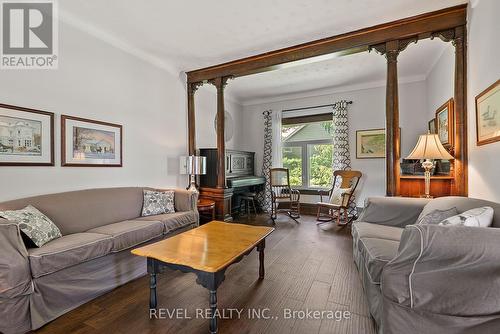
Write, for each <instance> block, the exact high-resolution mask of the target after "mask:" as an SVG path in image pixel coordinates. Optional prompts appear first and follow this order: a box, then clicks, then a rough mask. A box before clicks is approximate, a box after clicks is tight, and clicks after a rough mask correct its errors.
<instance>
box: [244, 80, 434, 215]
mask: <svg viewBox="0 0 500 334" xmlns="http://www.w3.org/2000/svg"><path fill="white" fill-rule="evenodd" d="M399 97H400V124H401V130H402V147H401V148H402V156H403V157H404V156H406V155H408V154H409V152H410V151H411V149H412V148H413V147H414V146H415V143H416V141H417V138H418V135H420V134H422V133H425V131H426V128H427V120H426V115H425V113H424V112H423V111H424V110H425V109H426V98H425V84H424V82H423V81H420V82H414V83H406V84H400V86H399ZM342 99H346V100H352V101H353V104H352V105H350V106H349V112H348V115H349V127H350V129H349V140H350V150H351V162H352V168H353V169H357V170H360V171H362V172H363V174H364V175H363V179H362V182H361V183H360V185H359V186H358V187H359V192H358V194H357V202H358V205H362V203H363V201H364V199H365V198H366V197H368V196H383V195H385V160H384V159H356V130H363V129H375V128H384V127H385V87H376V88H370V89H364V90H357V91H350V92H344V93H332V94H329V95H320V96H312V97H307V98H300V99H293V100H283V101H280V102H273V103H268V104H259V105H252V106H245V107H244V111H243V122H244V124H245V126H244V128H243V138H245V142H244V143H243V145H242V147H243V149H246V150H249V151H255V152H256V157H257V158H256V160H257V162H256V163H257V165H256V166H257V168H258V169H260V167H261V166H262V152H263V147H264V140H263V135H264V134H263V118H262V111H264V110H267V109H273V110H283V109H293V108H301V107H310V106H316V105H323V104H328V103H333V102H335V101H338V100H342ZM304 201H305V202H313V203H314V202H316V201H317V198H316V196H304Z"/></svg>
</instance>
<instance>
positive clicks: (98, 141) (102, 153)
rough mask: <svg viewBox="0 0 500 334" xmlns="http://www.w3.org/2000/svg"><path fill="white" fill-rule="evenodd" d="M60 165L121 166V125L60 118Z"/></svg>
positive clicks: (74, 118) (68, 117) (75, 118)
mask: <svg viewBox="0 0 500 334" xmlns="http://www.w3.org/2000/svg"><path fill="white" fill-rule="evenodd" d="M61 165H62V166H68V167H78V166H79V167H121V166H122V126H121V125H118V124H112V123H106V122H100V121H94V120H90V119H85V118H79V117H72V116H66V115H62V116H61Z"/></svg>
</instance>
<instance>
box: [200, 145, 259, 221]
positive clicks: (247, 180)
mask: <svg viewBox="0 0 500 334" xmlns="http://www.w3.org/2000/svg"><path fill="white" fill-rule="evenodd" d="M199 151H200V152H199V154H200V155H201V156H204V157H206V158H207V173H206V174H205V175H201V176H200V196H201V197H206V198H210V199H213V200H215V201H216V204H217V199H219V202H221V197H222V192H221V191H219V192H217V191H215V189H216V187H217V149H215V148H203V149H200V150H199ZM225 162H226V164H225V171H226V189H225V191H224V192H223V194H224V196H223V197H224V198H225V199H226V200H225V201H223V204H222V205H216V215H217V218H219V219H221V218H222V219H224V220H231V218H232V215H233V214H235V213H237V212H238V211H239V207H240V200H239V195H240V194H242V193H245V192H257V191H260V190H261V189H262V188H263V185H264V183H265V182H266V180H265V178H264V177H263V176H257V175H255V152H246V151H237V150H226V157H225ZM228 199H229V200H228Z"/></svg>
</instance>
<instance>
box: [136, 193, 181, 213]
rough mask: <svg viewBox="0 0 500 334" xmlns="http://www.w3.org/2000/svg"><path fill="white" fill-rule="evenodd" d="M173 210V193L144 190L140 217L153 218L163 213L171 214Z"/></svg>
mask: <svg viewBox="0 0 500 334" xmlns="http://www.w3.org/2000/svg"><path fill="white" fill-rule="evenodd" d="M173 212H175V209H174V192H173V191H172V190H169V191H156V190H144V203H143V205H142V216H143V217H146V216H154V215H161V214H164V213H173Z"/></svg>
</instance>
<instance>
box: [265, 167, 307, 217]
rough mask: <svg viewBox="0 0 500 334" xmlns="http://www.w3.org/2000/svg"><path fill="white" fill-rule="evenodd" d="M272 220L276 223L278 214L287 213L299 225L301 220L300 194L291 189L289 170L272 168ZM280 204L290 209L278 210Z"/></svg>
mask: <svg viewBox="0 0 500 334" xmlns="http://www.w3.org/2000/svg"><path fill="white" fill-rule="evenodd" d="M270 181H271V219H272V221H273V223H274V221H275V219H276V216H277V214H278V212H284V213H286V214H287V215H288V216H289V217H290V218H292V219H293V220H295V222H297V223H298V221H297V219H298V218H300V192H299V191H298V190H297V189H292V188H291V187H290V172H289V170H288V168H271V171H270ZM279 203H287V204H289V208H286V209H278V205H279Z"/></svg>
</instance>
